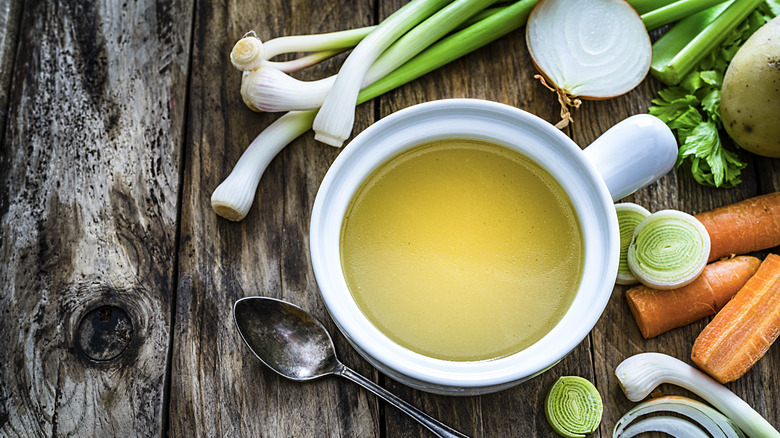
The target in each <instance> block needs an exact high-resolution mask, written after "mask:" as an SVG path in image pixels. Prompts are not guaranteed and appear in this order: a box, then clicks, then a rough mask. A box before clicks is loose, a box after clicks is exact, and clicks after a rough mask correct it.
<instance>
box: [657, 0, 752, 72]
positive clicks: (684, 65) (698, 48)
mask: <svg viewBox="0 0 780 438" xmlns="http://www.w3.org/2000/svg"><path fill="white" fill-rule="evenodd" d="M762 1H763V0H731V1H729V2H726V3H722V4H719V5H717V6H713V7H711V8H709V9H705V10H704V11H701V12H699V13H696V14H693V15H691V16H689V17H688V18H686V19H684V20H682V21H680V22H679V23H677V24H676V25H675V26H674V27H673V28H672V29H670V30H669V31H668V32H667V33H666V34H664V36H663V37H661V39H659V40H658V41H656V43H655V44H653V62H652V64H651V66H650V72H651V73H652V74H653V76H655V77H656V78H658V79H659V80H660V81H662V82H663V83H665V84H667V85H676V84H678V83H680V81H681V80H682V79H683V78H684V77H685V76H686V75H687V74H688V73H690V72H691V71H692V70H693V69H694V68H695V67H696V66H697V65H698V64H699V62H700V61H701V60H702V59H703V58H704V57H705V56H707V54H708V53H709V52H710V51H711V50H713V49H714V48H715V47H717V46H718V45H719V44H720V43H721V42H722V41H723V39H724V38H726V36H727V35H728V34H729V32H731V31H732V30H733V29H734V28H735V27H736V26H737V25H738V24H739V23H740V22H741V21H742V20H744V19H745V18H746V17H747V16H748V15H749V14H750V13H751V12H752V11H753V10H754V9H755V8H756V7H757V6H758V4H759V3H761V2H762Z"/></svg>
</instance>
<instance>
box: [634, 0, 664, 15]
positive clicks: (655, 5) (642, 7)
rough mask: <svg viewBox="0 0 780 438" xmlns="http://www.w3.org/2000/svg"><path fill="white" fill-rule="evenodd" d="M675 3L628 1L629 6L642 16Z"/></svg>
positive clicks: (646, 0)
mask: <svg viewBox="0 0 780 438" xmlns="http://www.w3.org/2000/svg"><path fill="white" fill-rule="evenodd" d="M674 2H675V0H628V4H630V5H631V7H632V8H634V10H635V11H636V12H637V14H640V15H641V14H645V13H647V12H650V11H653V10H656V9H660V8H663V7H664V6H668V5H670V4H672V3H674Z"/></svg>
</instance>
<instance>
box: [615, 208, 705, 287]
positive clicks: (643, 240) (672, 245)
mask: <svg viewBox="0 0 780 438" xmlns="http://www.w3.org/2000/svg"><path fill="white" fill-rule="evenodd" d="M709 254H710V236H709V235H708V234H707V229H706V228H704V225H702V224H701V222H699V221H698V220H697V219H696V218H694V217H693V216H691V215H689V214H688V213H683V212H682V211H677V210H661V211H658V212H655V213H653V214H651V215H650V216H648V217H647V218H645V219H644V220H643V221H642V222H641V223H640V224H639V225H637V227H636V229H635V230H634V236H633V238H632V239H631V245H630V246H629V247H628V266H629V268H631V272H632V273H633V274H634V276H635V277H636V278H637V279H639V281H641V282H642V284H644V285H645V286H647V287H651V288H655V289H664V290H668V289H676V288H680V287H683V286H685V285H687V284H690V283H691V282H693V281H694V280H695V279H696V277H698V276H699V274H701V272H702V270H704V267H705V266H706V265H707V256H708V255H709Z"/></svg>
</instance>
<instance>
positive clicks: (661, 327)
mask: <svg viewBox="0 0 780 438" xmlns="http://www.w3.org/2000/svg"><path fill="white" fill-rule="evenodd" d="M759 264H761V261H760V260H759V259H757V258H755V257H748V256H740V257H735V258H733V259H728V260H721V261H719V262H715V263H711V264H709V265H707V266H706V267H705V268H704V271H702V273H701V275H699V277H697V278H696V280H694V281H693V283H691V284H689V285H687V286H684V287H681V288H679V289H673V290H657V289H651V288H649V287H647V286H637V287H634V288H632V289H629V290H628V291H627V292H626V299H627V300H628V307H629V308H630V309H631V313H632V314H633V315H634V320H636V324H637V325H638V326H639V331H641V332H642V336H644V337H645V339H647V338H652V337H654V336H658V335H660V334H661V333H664V332H666V331H669V330H671V329H673V328H677V327H682V326H684V325H687V324H690V323H692V322H694V321H698V320H700V319H702V318H704V317H707V316H710V315H714V314H715V313H716V312H717V311H718V310H720V309H721V308H722V307H723V306H724V305H725V304H726V303H727V302H728V301H729V300H730V299H731V297H733V296H734V294H735V293H737V291H738V290H739V288H741V287H742V285H744V284H745V282H746V281H747V280H748V279H749V278H750V276H752V275H753V274H755V272H756V269H758V265H759Z"/></svg>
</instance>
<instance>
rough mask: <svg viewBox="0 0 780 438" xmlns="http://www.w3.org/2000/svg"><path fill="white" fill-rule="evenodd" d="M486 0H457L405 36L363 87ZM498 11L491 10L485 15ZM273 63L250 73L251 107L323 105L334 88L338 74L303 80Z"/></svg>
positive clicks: (246, 84)
mask: <svg viewBox="0 0 780 438" xmlns="http://www.w3.org/2000/svg"><path fill="white" fill-rule="evenodd" d="M488 3H489V2H486V1H485V0H455V1H454V2H452V3H451V4H449V5H448V6H446V7H445V8H443V9H441V10H440V11H439V12H437V13H436V14H434V15H432V16H431V17H429V18H428V19H426V20H425V21H423V22H422V23H420V24H419V25H418V26H417V27H415V28H414V29H412V30H411V31H409V32H408V33H407V34H406V35H404V36H403V37H401V38H400V39H399V40H398V41H396V42H395V44H393V45H392V46H391V47H390V48H389V49H387V50H386V51H385V52H384V53H382V55H381V56H380V57H379V58H378V59H377V60H376V62H374V64H373V65H372V66H371V68H370V69H369V70H368V72H366V75H365V77H364V78H363V85H362V86H361V88H363V87H365V86H367V85H370V84H372V83H374V82H376V81H377V80H379V79H381V78H383V77H385V76H387V75H388V74H389V73H390V72H392V71H393V70H395V69H397V68H398V67H399V66H401V65H403V64H404V63H405V62H407V61H409V60H410V59H411V58H413V57H415V56H416V55H417V54H419V53H420V52H421V51H423V50H424V49H425V48H426V47H428V46H430V45H431V44H433V43H434V42H436V41H437V40H438V39H440V38H441V37H443V36H444V35H446V34H448V33H449V32H450V31H452V30H453V29H455V28H457V27H458V26H460V25H461V24H462V23H463V22H464V21H466V20H468V19H470V17H473V16H474V15H475V14H476V13H477V12H479V11H481V10H482V9H484V8H485V7H486V6H487V5H488ZM495 12H498V11H490V12H489V13H488V14H486V15H484V16H485V17H487V16H489V15H492V13H495ZM272 67H273V66H269V65H264V66H263V67H262V68H260V69H258V70H255V71H253V72H251V73H249V74H248V75H247V76H246V77H245V78H244V80H243V81H242V85H241V95H242V97H243V98H244V101H245V102H246V103H247V106H249V107H250V108H252V109H254V110H256V111H268V112H277V111H298V110H308V109H314V108H319V107H320V106H321V105H322V103H323V101H324V100H325V98H326V97H327V96H328V92H329V91H330V90H331V88H332V87H333V84H334V82H335V80H336V76H331V77H328V78H324V79H320V80H317V81H300V80H298V79H295V78H292V77H290V76H288V75H285V74H283V73H282V72H281V71H279V69H277V68H272Z"/></svg>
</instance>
